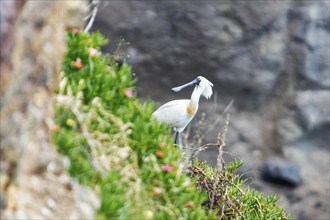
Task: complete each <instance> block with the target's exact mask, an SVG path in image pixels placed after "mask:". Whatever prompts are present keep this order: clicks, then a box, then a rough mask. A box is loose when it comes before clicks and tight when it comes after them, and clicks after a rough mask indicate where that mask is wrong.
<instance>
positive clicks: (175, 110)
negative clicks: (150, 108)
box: [153, 99, 189, 128]
mask: <svg viewBox="0 0 330 220" xmlns="http://www.w3.org/2000/svg"><path fill="white" fill-rule="evenodd" d="M188 103H189V100H188V99H178V100H173V101H170V102H168V103H166V104H164V105H162V106H161V107H159V108H158V109H157V110H156V111H155V112H154V113H153V116H154V117H155V118H156V119H157V120H158V121H161V122H164V123H166V124H168V125H170V126H172V127H177V128H179V127H182V126H185V125H186V122H187V120H188V115H187V106H188Z"/></svg>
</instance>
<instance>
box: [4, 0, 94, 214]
mask: <svg viewBox="0 0 330 220" xmlns="http://www.w3.org/2000/svg"><path fill="white" fill-rule="evenodd" d="M86 4H87V3H86V2H84V1H18V2H12V1H1V15H2V17H1V83H2V84H1V85H2V88H1V91H2V92H3V95H2V97H1V201H0V202H1V219H36V218H38V219H55V218H57V219H68V218H72V219H81V218H89V219H92V218H94V217H95V210H96V208H97V206H98V203H99V202H98V198H97V197H96V195H95V194H94V193H93V192H92V191H91V190H89V189H87V188H84V187H82V186H80V185H78V184H77V183H75V182H74V181H73V180H72V179H71V178H70V176H69V175H68V174H67V172H66V167H67V166H68V165H69V164H68V160H67V159H65V158H63V157H61V156H59V155H58V153H57V151H56V149H55V147H54V145H53V144H52V143H51V137H52V131H53V130H54V129H56V127H55V126H54V123H53V111H54V102H53V98H52V97H54V91H55V88H56V86H57V83H58V77H59V73H60V69H61V65H60V64H61V60H62V57H63V54H64V52H65V50H66V46H65V43H66V29H67V28H72V27H80V26H81V25H82V21H83V18H84V17H85V15H86V10H87V5H86ZM3 49H5V50H3Z"/></svg>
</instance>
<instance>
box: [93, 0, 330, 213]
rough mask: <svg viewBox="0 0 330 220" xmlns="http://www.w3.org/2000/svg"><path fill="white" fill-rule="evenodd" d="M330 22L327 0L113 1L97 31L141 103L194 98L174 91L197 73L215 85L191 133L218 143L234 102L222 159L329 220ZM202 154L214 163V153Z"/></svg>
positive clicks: (295, 207) (284, 199)
mask: <svg viewBox="0 0 330 220" xmlns="http://www.w3.org/2000/svg"><path fill="white" fill-rule="evenodd" d="M329 25H330V18H329V1H322V0H319V1H295V0H282V1H111V2H102V4H101V5H100V8H99V11H98V14H97V16H96V21H95V24H94V26H93V30H94V31H100V32H101V33H103V34H105V35H106V37H109V38H110V40H111V42H110V44H109V46H108V47H106V48H105V50H106V51H107V52H110V53H114V52H115V51H116V55H117V56H118V57H117V58H118V59H127V61H128V62H129V63H130V64H132V66H133V71H134V72H135V74H136V77H137V78H138V84H137V85H138V92H139V98H140V99H141V100H144V99H146V98H151V99H152V100H155V101H157V102H158V103H159V105H160V104H163V103H165V102H167V101H170V100H173V99H178V98H189V97H190V93H191V92H192V90H189V91H185V92H182V93H176V94H173V93H172V92H171V91H170V88H172V87H174V86H178V85H182V84H184V83H186V82H189V81H191V80H192V79H194V78H195V77H196V76H198V75H203V76H205V77H206V78H208V79H209V80H210V81H211V82H213V83H214V92H215V94H214V96H213V99H212V100H211V101H210V100H205V99H203V100H201V101H202V103H201V107H200V110H199V113H198V114H197V116H196V118H195V119H194V120H193V122H192V124H191V125H190V128H189V129H188V130H187V131H189V130H190V134H189V136H190V137H193V136H194V135H199V136H203V137H204V139H203V141H202V143H203V144H205V143H209V142H212V143H214V142H215V141H216V137H217V133H218V131H219V130H220V129H221V128H222V126H223V125H224V121H225V118H224V117H223V116H222V113H223V111H224V110H225V108H226V106H228V104H229V103H230V101H231V100H234V104H233V105H232V106H231V108H230V110H229V113H230V126H229V129H228V131H227V133H226V136H227V137H226V144H227V145H226V147H225V151H227V152H228V153H227V154H226V157H225V159H226V160H227V161H228V160H233V159H234V158H240V159H242V160H243V161H244V167H243V168H242V170H241V173H242V174H244V177H246V178H247V183H249V184H251V186H252V187H255V188H257V189H258V190H260V191H263V192H265V194H270V193H276V194H278V195H280V196H281V199H280V201H279V204H280V205H282V206H283V207H284V208H285V210H286V212H287V213H290V214H291V215H293V216H296V218H297V219H329V218H330V216H329V212H330V210H329V204H330V201H329V199H330V195H329V180H330V179H329V165H330V161H329V160H330V159H329V143H330V94H329V89H330V67H329V60H330V59H329V48H330V45H329V37H330V26H329ZM122 39H124V41H126V43H124V42H123V40H122ZM118 43H120V44H121V47H120V48H119V50H118V48H117V45H118ZM201 127H202V128H201ZM192 139H193V138H192ZM199 157H200V159H201V160H207V161H208V163H210V164H212V165H215V163H216V157H217V150H216V149H214V148H209V149H208V150H206V151H204V152H202V153H201V154H200V156H199ZM250 177H252V178H253V180H252V181H251V178H250Z"/></svg>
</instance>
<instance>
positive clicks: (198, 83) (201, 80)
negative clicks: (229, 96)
mask: <svg viewBox="0 0 330 220" xmlns="http://www.w3.org/2000/svg"><path fill="white" fill-rule="evenodd" d="M189 86H195V89H198V90H200V91H201V93H200V94H201V95H202V96H204V97H205V98H207V99H209V98H210V97H211V96H212V94H213V92H212V86H213V84H212V83H211V82H210V81H208V80H207V79H206V78H205V77H203V76H198V77H197V78H196V79H194V80H193V81H191V82H190V83H187V84H184V85H182V86H178V87H174V88H172V89H171V90H172V91H173V92H179V91H181V90H182V89H184V88H187V87H189Z"/></svg>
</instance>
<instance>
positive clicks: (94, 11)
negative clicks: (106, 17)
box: [84, 0, 100, 33]
mask: <svg viewBox="0 0 330 220" xmlns="http://www.w3.org/2000/svg"><path fill="white" fill-rule="evenodd" d="M99 3H100V1H99V0H92V2H91V3H90V5H89V6H90V7H93V9H92V11H91V12H90V13H89V15H87V17H86V18H85V19H86V20H87V19H89V18H90V19H89V22H88V24H87V26H86V28H85V30H84V32H85V33H87V32H88V31H89V30H90V29H91V27H92V25H93V23H94V20H95V17H96V14H97V7H98V5H99Z"/></svg>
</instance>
